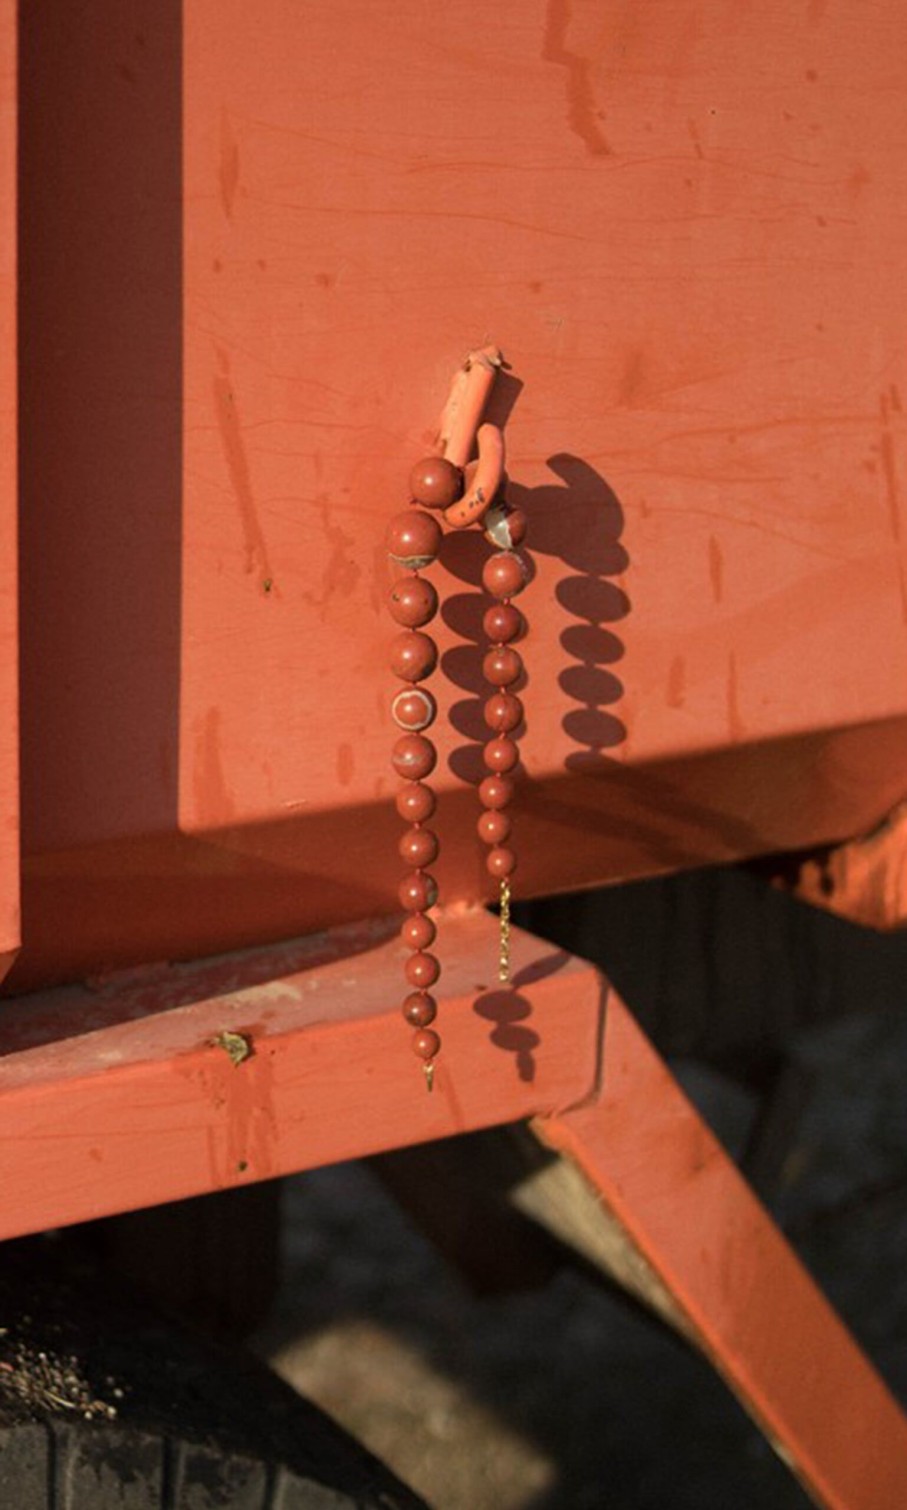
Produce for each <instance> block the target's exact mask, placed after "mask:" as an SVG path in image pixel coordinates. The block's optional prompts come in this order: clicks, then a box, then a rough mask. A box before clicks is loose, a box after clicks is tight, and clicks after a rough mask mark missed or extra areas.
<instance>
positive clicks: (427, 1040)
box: [413, 1028, 441, 1060]
mask: <svg viewBox="0 0 907 1510" xmlns="http://www.w3.org/2000/svg"><path fill="white" fill-rule="evenodd" d="M440 1047H441V1040H440V1038H439V1037H438V1035H437V1033H436V1032H435V1031H434V1029H433V1028H420V1030H419V1032H418V1033H415V1034H414V1035H413V1053H414V1054H418V1056H419V1058H420V1059H425V1060H429V1059H434V1057H435V1055H436V1054H437V1052H438V1050H439V1049H440Z"/></svg>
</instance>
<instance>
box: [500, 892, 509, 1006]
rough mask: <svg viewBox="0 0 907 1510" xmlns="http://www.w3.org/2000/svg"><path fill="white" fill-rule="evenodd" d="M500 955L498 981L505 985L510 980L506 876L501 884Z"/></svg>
mask: <svg viewBox="0 0 907 1510" xmlns="http://www.w3.org/2000/svg"><path fill="white" fill-rule="evenodd" d="M500 923H501V954H500V958H499V960H498V980H499V981H501V982H502V984H506V982H507V981H509V979H510V882H509V881H508V880H507V878H506V876H505V877H504V879H503V881H502V882H501V917H500Z"/></svg>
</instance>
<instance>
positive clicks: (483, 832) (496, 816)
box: [476, 811, 510, 844]
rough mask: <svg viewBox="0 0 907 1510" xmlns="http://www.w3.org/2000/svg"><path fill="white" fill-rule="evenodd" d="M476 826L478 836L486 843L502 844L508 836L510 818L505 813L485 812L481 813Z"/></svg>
mask: <svg viewBox="0 0 907 1510" xmlns="http://www.w3.org/2000/svg"><path fill="white" fill-rule="evenodd" d="M476 827H477V829H478V831H479V838H480V839H482V840H483V841H484V842H485V843H486V844H503V843H504V841H505V840H506V839H509V838H510V819H509V818H508V817H507V814H506V813H500V812H495V811H491V812H487V813H482V815H481V817H480V818H479V821H478V823H477V824H476Z"/></svg>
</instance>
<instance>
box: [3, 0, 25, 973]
mask: <svg viewBox="0 0 907 1510" xmlns="http://www.w3.org/2000/svg"><path fill="white" fill-rule="evenodd" d="M16 12H17V7H16V5H15V4H14V3H12V0H0V812H2V814H3V821H2V823H0V980H2V979H3V976H4V975H5V974H6V972H7V970H8V969H9V967H10V965H11V964H12V963H13V961H14V959H15V958H16V953H17V951H18V948H19V942H20V920H19V688H18V682H19V624H18V586H17V577H18V551H17V514H18V494H17V465H16V455H17V434H16V431H17V409H18V405H17V387H18V384H17V375H16V172H17V167H16V137H17V131H16V123H17V80H16V61H17V50H16Z"/></svg>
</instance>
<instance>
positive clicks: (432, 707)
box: [391, 687, 438, 732]
mask: <svg viewBox="0 0 907 1510" xmlns="http://www.w3.org/2000/svg"><path fill="white" fill-rule="evenodd" d="M437 712H438V705H437V703H436V702H435V700H434V698H433V697H432V695H431V693H430V692H426V691H425V690H424V689H423V688H422V687H407V688H406V689H405V690H404V691H403V692H398V693H397V696H396V697H395V698H394V700H393V702H392V703H391V717H392V719H393V720H394V723H395V724H396V725H397V728H398V729H409V730H412V731H413V732H418V731H419V730H420V729H427V728H428V726H429V724H433V723H434V721H435V716H436V714H437Z"/></svg>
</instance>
